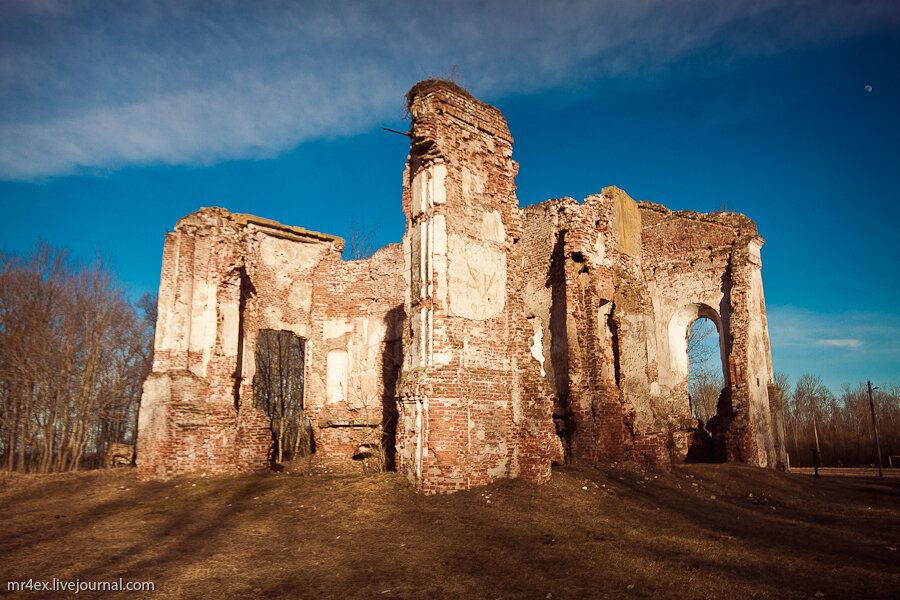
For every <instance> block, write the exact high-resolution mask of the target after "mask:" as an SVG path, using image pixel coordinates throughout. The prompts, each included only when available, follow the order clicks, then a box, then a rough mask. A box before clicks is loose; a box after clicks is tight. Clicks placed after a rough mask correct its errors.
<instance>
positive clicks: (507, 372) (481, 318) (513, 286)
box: [397, 85, 555, 493]
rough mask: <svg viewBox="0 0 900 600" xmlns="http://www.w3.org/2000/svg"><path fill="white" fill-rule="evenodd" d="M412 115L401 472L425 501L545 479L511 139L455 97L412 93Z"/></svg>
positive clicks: (472, 104)
mask: <svg viewBox="0 0 900 600" xmlns="http://www.w3.org/2000/svg"><path fill="white" fill-rule="evenodd" d="M410 114H411V116H412V130H411V137H412V148H411V151H410V158H409V161H408V164H407V171H406V173H405V175H404V210H405V212H406V215H407V228H406V235H405V236H404V248H405V254H406V273H407V278H408V279H407V286H408V293H409V295H408V297H407V299H406V300H407V303H406V307H407V308H406V313H407V321H406V324H405V328H404V349H405V353H404V354H405V355H404V365H403V373H402V379H401V386H400V395H401V402H400V406H399V414H400V421H399V424H398V434H397V448H398V458H399V467H400V469H401V470H402V471H403V472H404V473H406V475H407V476H408V477H409V479H410V481H412V482H413V483H414V484H415V485H416V486H417V487H418V488H419V489H421V490H423V491H425V492H427V493H432V492H445V491H453V490H457V489H466V488H470V487H473V486H477V485H483V484H485V483H489V482H491V481H494V480H497V479H500V478H504V477H516V476H524V477H529V478H532V479H535V480H539V481H540V480H546V478H547V477H549V474H550V473H549V467H550V459H549V456H550V453H551V447H552V445H553V444H554V442H555V439H554V435H553V426H552V419H551V411H552V398H551V397H552V394H551V392H550V389H549V386H548V385H547V384H546V380H545V379H544V378H543V377H542V376H541V373H540V362H539V361H538V360H536V359H535V357H533V356H532V353H531V346H532V345H533V338H534V335H535V332H534V327H533V326H532V324H531V323H529V321H528V319H527V315H526V314H525V308H524V305H523V300H522V288H523V283H522V273H523V267H524V261H523V256H522V245H521V244H520V241H521V238H522V224H521V215H520V212H519V207H518V200H517V199H516V196H515V185H514V182H513V180H514V177H515V174H516V171H517V169H518V165H516V164H515V163H514V162H513V161H512V159H511V156H512V138H511V137H510V135H509V131H508V129H507V127H506V122H505V120H504V119H503V117H502V115H501V114H500V112H499V111H498V110H497V109H495V108H493V107H491V106H487V105H485V104H482V103H480V102H478V101H477V100H474V99H473V98H471V97H470V96H468V94H465V93H464V92H461V91H460V90H458V89H454V88H453V87H452V86H451V87H448V86H444V85H436V86H427V85H426V86H424V87H420V88H419V89H416V88H414V89H413V91H411V93H410Z"/></svg>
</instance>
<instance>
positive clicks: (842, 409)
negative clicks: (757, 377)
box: [687, 319, 900, 467]
mask: <svg viewBox="0 0 900 600" xmlns="http://www.w3.org/2000/svg"><path fill="white" fill-rule="evenodd" d="M687 346H688V360H689V364H690V369H689V372H688V392H689V394H690V398H691V412H692V414H693V415H694V417H696V418H697V419H698V420H699V421H701V422H702V423H707V422H708V421H709V419H710V418H712V417H714V416H715V415H716V410H717V407H718V402H719V395H720V394H721V392H722V388H723V387H724V383H723V375H722V364H721V360H720V358H719V336H718V331H717V330H716V327H715V325H714V324H713V323H712V321H710V320H709V319H698V320H697V321H696V322H695V323H694V325H693V326H692V327H691V328H690V329H689V330H688V338H687ZM775 384H776V385H777V386H778V387H779V388H780V389H781V392H782V395H783V402H784V430H785V431H784V433H785V445H786V446H787V451H788V455H789V456H790V462H791V465H793V466H796V467H800V466H806V467H810V466H812V465H813V450H816V449H817V450H818V451H819V461H820V465H821V466H825V467H856V466H868V465H874V464H875V463H876V460H877V459H876V451H875V436H874V430H873V428H872V411H871V409H870V405H869V396H868V388H867V386H866V382H861V383H859V384H857V385H856V386H851V385H847V384H845V385H844V386H843V388H842V389H841V392H840V394H839V395H835V394H833V393H832V392H831V391H830V390H829V389H828V388H827V387H825V385H824V384H823V383H822V380H821V378H819V377H817V376H815V375H803V376H802V377H800V378H799V379H798V380H797V381H796V383H791V381H790V380H789V379H788V377H787V375H785V374H784V373H776V374H775ZM872 402H873V405H874V407H875V419H876V424H877V427H878V438H879V442H880V445H881V455H882V459H883V463H884V466H888V464H889V458H890V457H891V456H896V457H897V458H895V459H894V461H895V462H894V464H896V465H900V386H897V385H889V384H885V385H882V386H880V387H879V388H878V389H875V390H873V392H872ZM817 440H818V444H817Z"/></svg>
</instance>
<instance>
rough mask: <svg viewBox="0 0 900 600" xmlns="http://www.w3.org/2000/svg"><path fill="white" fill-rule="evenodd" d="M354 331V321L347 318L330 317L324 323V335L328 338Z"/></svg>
mask: <svg viewBox="0 0 900 600" xmlns="http://www.w3.org/2000/svg"><path fill="white" fill-rule="evenodd" d="M351 331H353V323H351V322H350V321H348V320H347V319H329V320H328V321H325V323H323V324H322V337H323V338H324V339H326V340H331V339H334V338H339V337H341V336H342V335H345V334H347V333H350V332H351Z"/></svg>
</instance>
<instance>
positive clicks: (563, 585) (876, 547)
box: [0, 465, 900, 599]
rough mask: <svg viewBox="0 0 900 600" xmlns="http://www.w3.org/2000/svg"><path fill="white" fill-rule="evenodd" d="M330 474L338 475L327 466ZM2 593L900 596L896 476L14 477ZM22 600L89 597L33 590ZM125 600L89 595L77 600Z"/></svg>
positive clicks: (717, 470)
mask: <svg viewBox="0 0 900 600" xmlns="http://www.w3.org/2000/svg"><path fill="white" fill-rule="evenodd" d="M319 470H320V471H323V470H325V471H327V470H328V469H319ZM0 483H2V491H0V524H2V526H0V558H2V560H0V585H2V587H3V591H0V594H3V593H5V592H6V581H10V580H27V579H29V578H33V579H35V580H51V579H52V578H54V577H55V578H57V579H60V580H70V579H71V580H74V579H81V580H83V581H88V580H118V578H119V577H122V578H124V579H125V580H126V581H128V580H139V581H153V582H154V583H155V586H156V591H154V592H152V593H146V594H134V593H129V594H127V597H129V598H134V597H147V598H154V599H163V598H166V599H168V598H342V599H343V598H467V599H469V598H488V599H497V598H535V599H547V598H558V599H566V598H624V599H628V598H657V599H659V598H732V599H743V598H814V597H820V598H821V597H824V598H868V599H874V598H897V597H898V590H900V550H897V549H896V548H897V547H898V546H900V501H898V500H900V480H898V479H886V480H878V479H851V478H838V477H835V478H820V479H817V480H816V479H813V478H811V477H809V476H807V475H798V474H783V473H776V472H773V471H768V470H762V469H755V468H752V467H747V466H743V465H697V466H685V467H679V468H676V469H675V471H674V472H673V473H671V474H662V473H653V472H650V471H644V470H642V469H639V468H637V467H634V466H632V465H621V466H618V467H610V468H606V469H603V470H595V469H589V468H584V467H564V468H560V469H558V470H556V471H555V472H554V475H553V479H552V481H551V482H550V483H549V484H547V485H544V486H536V485H533V484H530V483H527V482H524V481H518V480H512V481H505V482H502V483H499V484H495V485H492V486H488V487H485V488H480V489H477V490H470V491H468V492H461V493H457V494H454V495H451V496H439V497H423V496H419V495H417V494H415V493H414V492H413V491H412V490H411V489H410V487H409V486H408V485H407V483H406V481H405V480H404V479H403V478H402V477H401V476H399V475H397V474H394V473H379V474H371V475H361V474H340V473H336V472H330V473H329V472H325V473H320V474H313V475H303V474H290V473H279V474H268V475H252V476H242V477H220V476H216V477H211V476H210V477H203V476H190V477H181V478H178V479H176V480H174V481H171V482H167V483H138V482H137V481H136V479H135V475H134V471H133V470H132V469H119V470H115V471H95V472H87V473H73V474H63V475H45V476H34V475H29V476H21V475H19V476H17V475H6V476H5V477H4V479H3V481H2V482H0ZM20 595H21V596H22V597H32V598H38V597H41V598H43V597H73V595H72V594H71V593H69V594H66V593H57V594H55V595H54V594H52V593H49V594H48V593H47V592H40V593H38V592H32V593H28V592H22V593H21V594H20ZM101 596H102V597H104V598H106V597H116V596H117V594H115V593H110V592H103V593H100V592H94V593H89V592H84V593H82V594H78V595H77V596H74V597H79V598H81V597H101ZM122 596H123V597H125V596H126V594H123V595H122Z"/></svg>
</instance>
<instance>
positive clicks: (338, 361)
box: [325, 350, 350, 404]
mask: <svg viewBox="0 0 900 600" xmlns="http://www.w3.org/2000/svg"><path fill="white" fill-rule="evenodd" d="M349 383H350V355H349V354H347V351H346V350H331V351H329V352H328V355H327V356H326V357H325V398H326V401H327V402H328V404H338V403H340V402H344V401H345V400H346V399H347V388H348V385H349Z"/></svg>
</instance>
